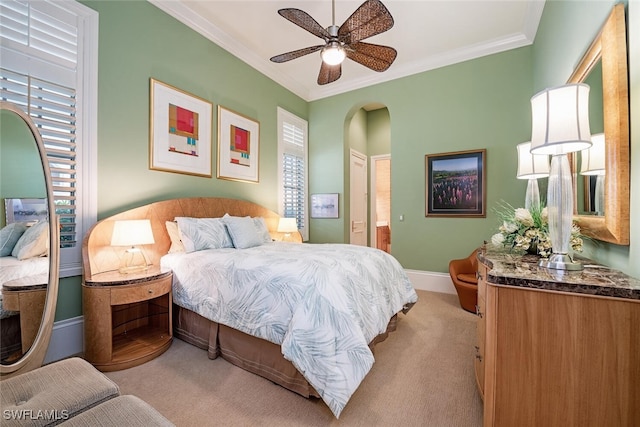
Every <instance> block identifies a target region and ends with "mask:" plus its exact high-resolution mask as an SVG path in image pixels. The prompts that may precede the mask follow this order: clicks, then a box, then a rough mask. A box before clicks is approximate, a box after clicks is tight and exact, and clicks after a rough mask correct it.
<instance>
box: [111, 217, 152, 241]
mask: <svg viewBox="0 0 640 427" xmlns="http://www.w3.org/2000/svg"><path fill="white" fill-rule="evenodd" d="M154 243H155V240H154V239H153V231H152V230H151V221H149V220H148V219H135V220H124V221H116V222H115V223H114V224H113V234H112V235H111V246H138V245H152V244H154Z"/></svg>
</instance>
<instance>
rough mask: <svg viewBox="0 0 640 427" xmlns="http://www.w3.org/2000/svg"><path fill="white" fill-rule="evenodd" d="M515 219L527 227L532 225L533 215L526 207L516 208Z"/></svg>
mask: <svg viewBox="0 0 640 427" xmlns="http://www.w3.org/2000/svg"><path fill="white" fill-rule="evenodd" d="M516 221H518V222H520V223H521V224H524V225H526V226H527V227H533V217H532V216H531V212H529V210H528V209H524V208H518V209H516Z"/></svg>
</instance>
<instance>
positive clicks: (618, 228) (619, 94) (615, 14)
mask: <svg viewBox="0 0 640 427" xmlns="http://www.w3.org/2000/svg"><path fill="white" fill-rule="evenodd" d="M599 60H602V90H603V108H604V111H603V113H604V133H605V135H606V141H607V142H606V153H605V162H606V171H607V177H606V180H605V207H604V213H605V214H604V216H600V217H597V216H589V215H576V216H574V219H575V221H576V222H577V223H578V225H579V226H580V229H581V231H582V234H584V235H585V236H588V237H591V238H593V239H597V240H602V241H605V242H610V243H615V244H617V245H628V244H629V179H630V178H629V169H630V164H629V84H628V77H627V33H626V26H625V17H624V4H622V3H619V4H616V5H615V6H614V7H613V10H612V12H611V14H610V15H609V17H608V18H607V21H606V22H605V24H604V26H603V27H602V29H601V30H600V33H599V34H598V35H597V36H596V38H595V40H594V41H593V43H592V44H591V46H590V47H589V49H588V50H587V52H586V53H585V55H584V56H583V57H582V60H581V61H580V63H579V64H578V66H577V67H576V69H575V71H574V72H573V74H572V75H571V77H569V80H568V83H580V82H583V81H584V80H585V78H586V77H587V75H588V74H589V73H590V72H591V70H592V69H593V67H594V66H595V65H596V64H597V63H598V61H599ZM575 196H576V183H575V179H574V199H575ZM574 206H575V203H574ZM574 209H575V208H574ZM576 212H577V211H576Z"/></svg>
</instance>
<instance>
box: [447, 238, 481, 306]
mask: <svg viewBox="0 0 640 427" xmlns="http://www.w3.org/2000/svg"><path fill="white" fill-rule="evenodd" d="M477 254H478V249H476V250H475V251H473V252H472V253H471V255H469V256H468V257H466V258H463V259H454V260H451V261H450V262H449V275H450V276H451V280H452V281H453V286H455V287H456V292H457V293H458V299H459V300H460V306H461V307H462V308H463V309H465V310H467V311H469V312H471V313H475V312H476V304H477V303H478V279H477V276H476V271H477V269H478V258H477Z"/></svg>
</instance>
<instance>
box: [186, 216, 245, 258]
mask: <svg viewBox="0 0 640 427" xmlns="http://www.w3.org/2000/svg"><path fill="white" fill-rule="evenodd" d="M176 221H177V222H178V230H179V231H180V240H182V244H183V245H184V250H185V252H194V251H201V250H204V249H221V248H232V247H233V242H232V241H231V237H229V233H227V228H226V227H225V225H224V223H223V222H222V219H221V218H189V217H176Z"/></svg>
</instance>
